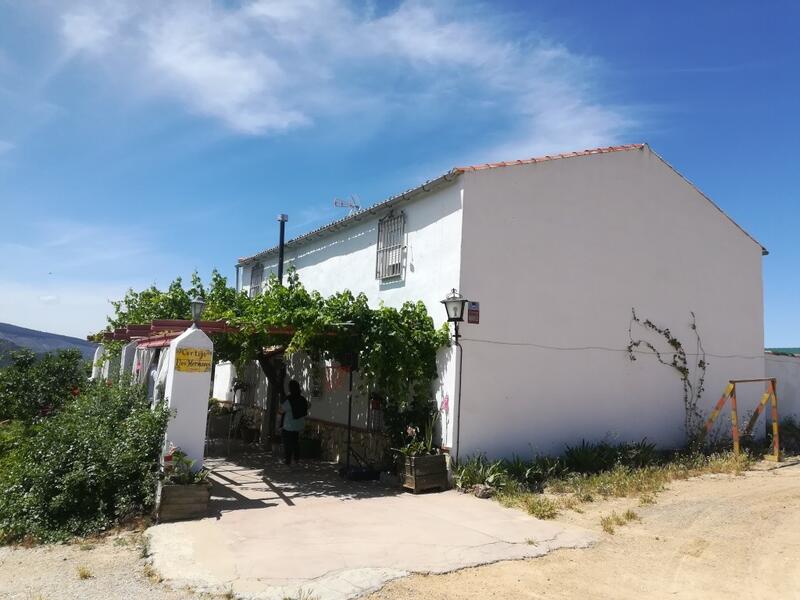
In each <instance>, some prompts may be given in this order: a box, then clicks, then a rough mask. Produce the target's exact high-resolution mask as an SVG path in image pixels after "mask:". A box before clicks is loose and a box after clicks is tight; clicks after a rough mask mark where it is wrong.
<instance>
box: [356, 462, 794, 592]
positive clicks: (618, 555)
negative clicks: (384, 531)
mask: <svg viewBox="0 0 800 600" xmlns="http://www.w3.org/2000/svg"><path fill="white" fill-rule="evenodd" d="M670 487H671V489H670V490H669V491H667V492H664V493H662V494H660V495H659V496H658V497H657V502H656V504H655V505H651V506H646V507H640V506H637V502H635V501H614V502H602V503H597V504H589V505H586V510H585V512H584V513H583V514H577V513H567V514H565V515H563V516H562V517H559V518H560V519H563V520H568V521H569V522H573V523H575V524H579V525H582V526H584V527H587V528H592V529H595V530H597V531H601V528H600V517H601V516H605V515H608V514H609V513H611V511H617V512H618V513H621V512H622V511H625V510H626V509H628V508H632V509H633V510H634V511H635V512H636V513H637V514H638V515H639V516H640V517H641V521H640V522H636V521H634V522H631V523H629V524H627V525H625V526H622V527H619V528H617V530H616V532H615V533H614V534H613V535H609V534H607V533H603V537H602V540H601V541H600V543H598V544H597V545H596V546H594V547H592V548H589V549H587V550H559V551H556V552H554V553H551V554H549V555H547V556H545V557H542V558H538V559H533V560H526V561H514V562H503V563H497V564H493V565H488V566H484V567H478V568H474V569H467V570H463V571H458V572H454V573H450V574H447V575H433V576H422V575H417V576H413V577H410V578H406V579H402V580H398V581H395V582H393V583H391V584H389V585H388V586H386V587H385V588H384V589H383V590H381V591H380V592H377V593H375V594H373V595H372V596H369V600H412V599H420V600H422V599H423V598H424V599H425V600H438V599H444V598H447V599H474V600H477V599H485V598H514V599H518V598H547V599H558V598H570V599H573V598H575V599H581V600H583V599H603V600H612V599H613V600H626V599H631V600H632V599H637V600H640V599H642V598H648V599H661V598H670V599H675V598H680V599H685V598H702V599H703V600H713V599H716V598H719V599H725V600H729V599H730V598H748V599H762V598H763V599H770V598H774V599H781V600H790V599H799V600H800V465H793V466H786V467H782V468H779V469H776V470H772V471H750V472H748V473H746V474H745V475H743V476H740V477H732V476H727V475H725V476H704V477H702V478H698V479H694V480H691V481H683V482H676V483H674V484H672V485H671V486H670Z"/></svg>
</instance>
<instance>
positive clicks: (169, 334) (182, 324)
mask: <svg viewBox="0 0 800 600" xmlns="http://www.w3.org/2000/svg"><path fill="white" fill-rule="evenodd" d="M192 324H194V325H196V327H197V328H198V329H201V330H202V331H204V332H205V333H206V334H208V335H211V334H215V333H239V331H240V329H239V328H238V327H234V326H232V325H229V324H228V323H227V322H226V321H224V320H218V321H192V320H190V319H154V320H153V321H151V322H150V323H149V324H136V325H127V326H125V327H117V328H116V329H114V330H113V331H104V332H103V333H102V336H101V341H112V340H113V341H124V342H132V341H136V342H137V346H138V347H139V348H166V347H167V346H169V344H170V342H171V341H172V340H174V339H175V338H177V337H178V336H179V335H181V334H182V333H183V332H184V331H186V329H187V328H189V327H190V326H191V325H192ZM295 331H296V329H295V328H294V327H268V328H267V329H266V330H265V333H268V334H270V335H286V336H291V335H294V333H295ZM323 335H326V336H335V335H338V332H335V331H326V332H324V333H323ZM87 339H88V340H89V341H96V340H97V338H96V337H95V336H87ZM282 353H283V347H282V346H272V347H269V348H264V349H263V354H264V357H265V358H269V357H274V356H277V355H280V354H282ZM350 362H351V364H350V365H349V366H348V367H349V371H350V377H349V389H348V394H347V403H348V407H347V412H348V415H347V452H346V464H345V469H344V472H343V474H344V475H345V476H348V475H349V474H350V471H351V468H350V458H351V455H355V456H356V458H357V459H358V460H359V462H364V461H363V459H362V458H361V457H360V456H358V454H357V453H356V452H355V450H354V449H353V447H352V419H353V371H354V370H356V369H357V367H355V364H353V359H352V357H351V358H350ZM262 368H263V365H262ZM265 374H266V372H265ZM268 378H269V376H268ZM276 400H277V399H276ZM275 410H277V406H276V404H275V403H274V402H273V403H271V410H270V411H269V412H270V414H269V423H268V427H269V428H272V427H273V425H274V423H273V421H274V413H275Z"/></svg>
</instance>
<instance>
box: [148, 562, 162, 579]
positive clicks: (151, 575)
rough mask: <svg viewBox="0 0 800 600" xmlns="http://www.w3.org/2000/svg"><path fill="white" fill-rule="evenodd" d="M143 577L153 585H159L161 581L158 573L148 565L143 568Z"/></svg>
mask: <svg viewBox="0 0 800 600" xmlns="http://www.w3.org/2000/svg"><path fill="white" fill-rule="evenodd" d="M144 576H145V577H147V578H148V579H149V580H150V581H152V582H153V583H161V582H162V581H163V578H162V577H161V575H160V574H159V573H158V571H156V570H155V569H154V568H153V565H150V564H147V565H145V566H144Z"/></svg>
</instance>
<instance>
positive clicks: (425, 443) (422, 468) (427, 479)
mask: <svg viewBox="0 0 800 600" xmlns="http://www.w3.org/2000/svg"><path fill="white" fill-rule="evenodd" d="M436 416H437V415H434V416H433V417H431V418H430V420H429V421H428V423H427V427H426V428H425V435H424V436H423V437H422V438H420V437H419V428H418V427H414V426H411V425H409V426H408V427H407V428H406V439H407V442H406V444H405V445H404V446H402V447H400V448H395V449H394V450H395V452H396V453H397V455H398V457H400V458H401V459H402V466H401V468H402V472H401V478H402V480H403V487H405V488H408V489H410V490H412V491H413V492H414V493H415V494H416V493H418V492H422V491H425V490H430V489H434V488H438V489H439V490H440V491H443V490H446V489H447V488H448V481H447V456H445V455H444V454H442V453H441V450H440V449H439V448H437V447H435V446H434V445H433V429H434V426H435V424H436Z"/></svg>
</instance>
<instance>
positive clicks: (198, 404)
mask: <svg viewBox="0 0 800 600" xmlns="http://www.w3.org/2000/svg"><path fill="white" fill-rule="evenodd" d="M181 348H197V349H201V350H210V351H211V352H213V351H214V344H213V343H212V342H211V339H210V338H209V337H208V336H207V335H206V334H205V333H204V332H203V331H202V330H201V329H194V328H192V329H187V330H186V331H184V332H183V333H182V334H181V335H179V336H178V337H176V338H175V339H174V340H172V341H171V342H170V344H169V357H168V359H167V360H168V361H169V362H168V363H167V364H168V367H167V369H168V370H167V380H166V387H165V391H164V398H165V399H166V400H167V402H168V406H169V408H170V411H174V414H173V416H172V417H171V418H170V421H169V424H168V425H167V433H166V439H165V442H166V443H165V450H166V449H168V448H169V445H170V444H172V445H174V446H175V447H178V448H180V449H181V450H182V451H183V452H185V453H186V455H187V457H188V458H190V459H191V460H193V461H195V463H194V469H195V470H199V469H201V468H203V450H204V446H205V434H206V417H207V415H208V392H209V389H210V387H211V370H210V369H209V370H208V371H206V372H188V371H178V370H176V369H175V362H176V351H177V350H178V349H181Z"/></svg>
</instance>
